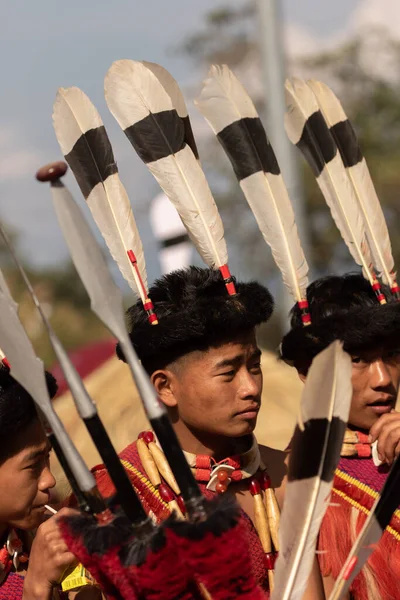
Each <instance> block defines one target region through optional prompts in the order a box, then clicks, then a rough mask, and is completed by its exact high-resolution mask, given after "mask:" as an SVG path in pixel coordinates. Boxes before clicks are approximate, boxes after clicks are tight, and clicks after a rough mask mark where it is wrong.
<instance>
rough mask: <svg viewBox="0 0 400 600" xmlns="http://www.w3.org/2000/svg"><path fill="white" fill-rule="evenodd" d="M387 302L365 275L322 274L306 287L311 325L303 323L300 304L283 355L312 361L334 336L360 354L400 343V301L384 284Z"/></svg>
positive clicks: (291, 360) (348, 348) (296, 308)
mask: <svg viewBox="0 0 400 600" xmlns="http://www.w3.org/2000/svg"><path fill="white" fill-rule="evenodd" d="M382 291H383V292H384V294H385V296H386V299H387V301H388V303H387V304H385V305H380V304H378V301H377V299H376V296H375V293H374V291H373V290H372V288H371V286H370V284H369V283H368V282H367V281H366V280H365V279H364V277H363V276H362V275H359V274H354V273H349V274H346V275H343V276H341V277H339V276H334V277H323V278H321V279H317V280H316V281H314V282H313V283H311V284H310V285H309V286H308V288H307V300H308V303H309V308H310V314H311V322H312V325H310V326H306V327H304V326H303V325H302V321H301V316H300V311H299V309H298V307H297V305H296V306H295V307H294V308H293V309H292V318H291V330H290V331H289V333H288V334H287V335H285V336H284V338H283V340H282V344H281V356H282V358H283V359H284V360H286V361H288V362H309V361H311V360H312V359H313V358H314V357H315V356H316V355H317V354H318V353H319V352H321V351H322V350H323V349H324V348H326V347H327V346H328V345H329V344H330V343H331V342H333V341H334V340H341V341H342V342H343V345H344V349H345V350H346V351H347V352H349V353H351V354H357V353H358V352H360V351H362V350H368V349H372V348H373V347H379V346H382V345H399V346H400V337H399V336H400V303H399V302H396V301H395V299H394V298H393V297H392V296H391V293H390V290H389V289H388V288H386V287H385V286H382Z"/></svg>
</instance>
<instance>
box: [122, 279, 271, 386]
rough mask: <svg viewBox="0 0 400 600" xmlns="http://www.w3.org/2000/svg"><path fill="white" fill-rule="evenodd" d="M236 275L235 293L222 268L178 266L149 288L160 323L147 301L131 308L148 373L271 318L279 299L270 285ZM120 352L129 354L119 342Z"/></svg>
mask: <svg viewBox="0 0 400 600" xmlns="http://www.w3.org/2000/svg"><path fill="white" fill-rule="evenodd" d="M233 280H234V283H235V287H236V292H237V293H236V295H234V296H229V294H228V292H227V290H226V288H225V284H224V281H223V279H222V276H221V274H220V272H219V271H217V270H213V269H204V268H203V269H201V268H198V267H189V268H187V269H182V270H178V271H174V272H172V273H169V274H168V275H165V276H164V277H162V278H161V279H159V280H158V281H156V282H155V283H154V285H153V286H152V287H151V288H150V290H149V296H150V298H151V300H152V302H153V304H154V308H155V312H156V314H157V318H158V325H151V324H150V323H149V322H148V320H147V315H146V313H145V311H144V309H143V305H142V303H141V301H138V302H137V303H136V304H134V305H133V306H131V308H129V310H128V311H127V319H128V328H129V332H130V338H131V340H132V343H133V346H134V348H135V350H136V352H137V354H138V356H139V358H140V359H141V361H142V363H143V366H144V367H145V369H146V370H147V372H148V373H150V374H151V373H152V372H153V371H154V370H156V369H157V368H162V367H165V366H166V365H167V364H170V363H172V362H174V361H175V360H177V359H178V358H180V357H182V356H184V355H185V354H188V353H189V352H193V351H196V350H207V349H208V348H211V347H214V346H219V345H221V344H223V343H225V342H227V341H231V340H233V339H235V338H237V337H238V336H239V335H241V334H243V333H244V332H246V331H249V330H251V329H253V328H254V327H256V325H259V324H260V323H262V322H265V321H267V320H268V319H269V318H270V316H271V314H272V311H273V299H272V296H271V294H270V293H269V291H268V290H267V289H266V288H265V287H264V286H262V285H260V284H259V283H256V282H250V283H238V282H236V280H235V279H234V278H233ZM117 355H118V357H119V358H120V359H121V360H125V358H124V356H123V353H122V351H121V348H120V347H119V346H117Z"/></svg>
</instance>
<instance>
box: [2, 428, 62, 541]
mask: <svg viewBox="0 0 400 600" xmlns="http://www.w3.org/2000/svg"><path fill="white" fill-rule="evenodd" d="M14 448H15V452H14ZM11 452H12V456H10V458H6V459H5V460H4V461H3V462H2V463H0V524H5V525H7V526H10V527H18V528H20V529H34V528H36V527H38V526H39V525H40V523H41V522H42V521H43V514H44V512H45V508H44V505H45V504H47V503H48V502H49V499H50V489H51V488H52V487H54V486H55V483H56V482H55V479H54V477H53V475H52V474H51V472H50V470H49V452H50V445H49V442H48V440H47V438H46V435H45V433H44V430H43V427H42V426H41V424H40V423H39V421H38V420H37V419H35V420H34V421H33V422H32V423H31V424H30V425H29V426H28V427H27V428H26V429H24V430H23V431H22V432H21V433H20V434H19V435H18V436H17V438H16V439H15V440H14V443H13V448H12V449H11ZM11 452H10V454H11Z"/></svg>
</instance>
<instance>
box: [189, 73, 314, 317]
mask: <svg viewBox="0 0 400 600" xmlns="http://www.w3.org/2000/svg"><path fill="white" fill-rule="evenodd" d="M195 105H196V107H197V108H198V110H199V111H200V113H201V114H202V115H203V116H204V117H205V119H206V120H207V121H208V123H209V124H210V125H211V128H212V129H213V131H214V133H215V134H216V136H217V138H218V140H219V142H220V143H221V145H222V147H223V148H224V150H225V152H226V153H227V155H228V157H229V160H230V161H231V163H232V166H233V169H234V171H235V174H236V177H237V179H238V181H239V184H240V187H241V188H242V190H243V193H244V195H245V197H246V200H247V202H248V203H249V205H250V208H251V210H252V211H253V213H254V216H255V218H256V221H257V224H258V226H259V228H260V230H261V233H262V235H263V237H264V239H265V241H266V242H267V244H268V245H269V246H270V247H271V250H272V254H273V257H274V259H275V262H276V264H277V266H278V268H279V269H280V271H281V273H282V278H283V281H284V283H285V285H286V287H287V288H288V290H289V292H290V293H291V295H292V296H293V298H294V300H295V301H296V302H298V303H299V306H300V307H301V308H302V309H303V310H304V312H303V314H302V318H303V323H304V324H308V323H309V322H310V316H309V314H308V312H307V310H306V309H307V300H306V288H307V285H308V277H307V274H308V264H307V261H306V258H305V256H304V252H303V249H302V247H301V243H300V239H299V235H298V232H297V227H296V223H295V219H294V212H293V208H292V205H291V202H290V199H289V195H288V192H287V189H286V186H285V183H284V181H283V177H282V174H281V171H280V168H279V165H278V162H277V160H276V157H275V154H274V151H273V149H272V146H271V144H270V143H269V140H268V138H267V136H266V133H265V130H264V127H263V125H262V123H261V120H260V118H259V116H258V113H257V111H256V108H255V106H254V104H253V102H252V100H251V98H250V97H249V95H248V93H247V92H246V90H245V89H244V87H243V86H242V84H241V83H240V81H239V80H238V79H237V78H236V76H235V75H234V74H233V73H232V71H231V70H230V69H229V68H228V67H227V66H226V65H223V66H222V67H217V66H212V67H211V69H210V71H209V73H208V77H207V79H206V80H205V82H204V85H203V89H202V91H201V94H200V96H199V98H197V100H195Z"/></svg>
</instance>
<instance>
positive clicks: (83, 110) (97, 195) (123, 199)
mask: <svg viewBox="0 0 400 600" xmlns="http://www.w3.org/2000/svg"><path fill="white" fill-rule="evenodd" d="M53 124H54V130H55V133H56V136H57V140H58V143H59V144H60V147H61V151H62V153H63V155H64V157H65V159H66V161H67V162H68V164H69V166H70V167H71V170H72V172H73V173H74V175H75V178H76V180H77V182H78V185H79V187H80V189H81V191H82V194H83V195H84V197H85V199H86V202H87V204H88V206H89V208H90V211H91V213H92V215H93V218H94V220H95V221H96V224H97V226H98V228H99V230H100V232H101V234H102V236H103V237H104V240H105V242H106V244H107V246H108V248H109V250H110V253H111V255H112V257H113V258H114V260H115V261H116V263H117V264H118V267H119V269H120V271H121V273H122V275H123V276H124V278H125V279H126V281H127V282H128V283H129V286H130V287H131V289H132V290H133V292H134V293H135V294H137V295H138V296H139V297H140V298H141V300H142V302H145V301H146V298H147V275H146V264H145V259H144V252H143V247H142V241H141V239H140V235H139V231H138V228H137V225H136V222H135V218H134V216H133V212H132V207H131V205H130V202H129V198H128V195H127V193H126V190H125V188H124V186H123V185H122V183H121V180H120V178H119V174H118V169H117V165H116V162H115V159H114V154H113V150H112V147H111V144H110V140H109V138H108V135H107V132H106V130H105V128H104V125H103V122H102V120H101V117H100V115H99V113H98V111H97V109H96V108H95V106H94V105H93V104H92V102H91V101H90V100H89V98H88V97H87V96H86V94H84V93H83V92H82V91H81V90H80V89H79V88H77V87H71V88H60V89H59V90H58V92H57V96H56V100H55V103H54V110H53ZM128 251H133V253H134V255H135V258H136V261H137V268H135V266H134V265H133V264H132V261H131V260H130V259H129V256H128Z"/></svg>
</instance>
